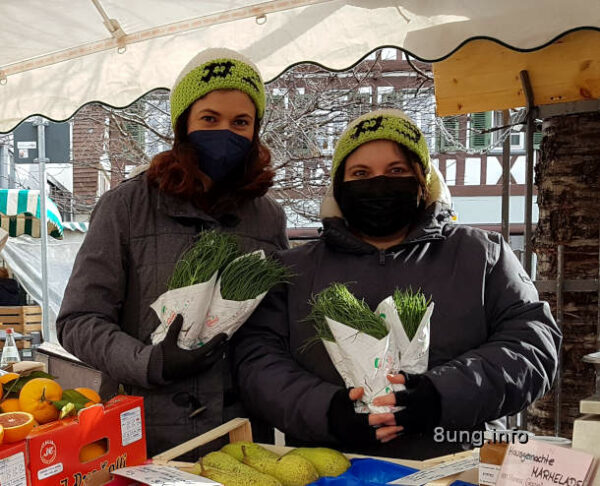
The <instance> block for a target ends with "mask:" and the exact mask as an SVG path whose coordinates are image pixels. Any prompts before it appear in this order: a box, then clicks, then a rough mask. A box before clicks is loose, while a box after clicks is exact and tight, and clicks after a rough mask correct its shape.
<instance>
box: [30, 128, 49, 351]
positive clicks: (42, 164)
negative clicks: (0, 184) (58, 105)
mask: <svg viewBox="0 0 600 486" xmlns="http://www.w3.org/2000/svg"><path fill="white" fill-rule="evenodd" d="M33 125H34V126H37V135H38V158H37V163H38V167H39V181H40V237H41V238H42V337H43V338H44V340H45V341H48V340H49V339H50V327H49V323H48V310H49V309H48V213H47V212H46V162H48V159H47V158H46V126H47V125H48V121H47V120H44V119H42V118H38V120H37V121H35V122H34V123H33Z"/></svg>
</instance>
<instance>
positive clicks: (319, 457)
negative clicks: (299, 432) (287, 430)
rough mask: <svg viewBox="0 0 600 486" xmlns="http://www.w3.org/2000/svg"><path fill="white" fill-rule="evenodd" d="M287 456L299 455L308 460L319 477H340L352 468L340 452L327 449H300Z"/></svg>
mask: <svg viewBox="0 0 600 486" xmlns="http://www.w3.org/2000/svg"><path fill="white" fill-rule="evenodd" d="M286 455H298V456H302V457H304V459H307V460H308V461H309V462H310V463H311V464H312V465H313V466H315V469H316V470H317V472H318V473H319V476H339V475H340V474H343V473H344V472H346V470H347V469H348V468H349V467H350V465H351V464H350V461H349V460H348V459H347V458H346V456H344V454H342V453H341V452H339V451H336V450H334V449H328V448H326V447H299V448H297V449H292V450H291V451H290V452H288V453H287V454H286Z"/></svg>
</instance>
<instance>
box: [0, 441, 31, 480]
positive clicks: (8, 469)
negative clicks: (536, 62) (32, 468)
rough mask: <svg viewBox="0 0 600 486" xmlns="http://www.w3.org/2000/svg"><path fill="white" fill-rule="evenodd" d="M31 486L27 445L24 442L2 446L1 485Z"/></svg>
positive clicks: (0, 453) (0, 452)
mask: <svg viewBox="0 0 600 486" xmlns="http://www.w3.org/2000/svg"><path fill="white" fill-rule="evenodd" d="M5 484H10V485H11V486H12V485H14V486H29V485H30V484H31V482H30V480H29V471H28V470H27V444H26V442H25V441H24V440H21V441H19V442H15V443H13V444H3V445H0V485H5Z"/></svg>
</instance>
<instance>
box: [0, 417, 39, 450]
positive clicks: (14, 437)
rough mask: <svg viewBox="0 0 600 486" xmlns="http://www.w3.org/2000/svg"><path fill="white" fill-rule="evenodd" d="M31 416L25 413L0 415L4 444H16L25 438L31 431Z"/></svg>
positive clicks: (32, 421)
mask: <svg viewBox="0 0 600 486" xmlns="http://www.w3.org/2000/svg"><path fill="white" fill-rule="evenodd" d="M33 423H34V420H33V415H31V414H30V413H26V412H9V413H0V425H1V426H2V428H3V430H4V442H6V443H8V442H17V441H19V440H23V439H24V438H25V437H27V434H29V432H30V431H31V429H33Z"/></svg>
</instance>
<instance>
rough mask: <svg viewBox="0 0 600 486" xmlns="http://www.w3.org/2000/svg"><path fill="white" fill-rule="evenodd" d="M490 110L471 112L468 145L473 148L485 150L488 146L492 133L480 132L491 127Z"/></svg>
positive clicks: (491, 113)
mask: <svg viewBox="0 0 600 486" xmlns="http://www.w3.org/2000/svg"><path fill="white" fill-rule="evenodd" d="M492 115H493V112H491V111H482V112H479V113H471V117H470V120H469V121H470V127H469V128H470V130H469V135H470V138H469V147H470V148H471V149H474V150H485V149H487V148H488V147H489V146H490V143H491V141H492V135H491V133H490V132H487V133H481V132H482V131H485V130H489V129H490V128H492V117H493V116H492Z"/></svg>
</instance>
